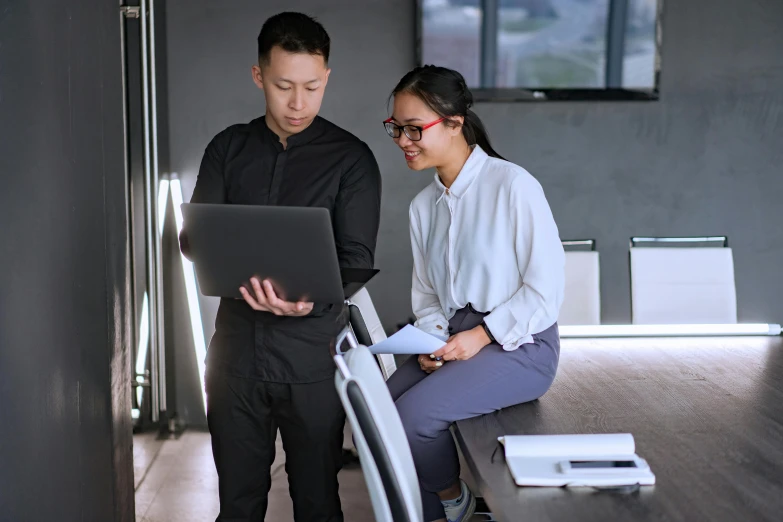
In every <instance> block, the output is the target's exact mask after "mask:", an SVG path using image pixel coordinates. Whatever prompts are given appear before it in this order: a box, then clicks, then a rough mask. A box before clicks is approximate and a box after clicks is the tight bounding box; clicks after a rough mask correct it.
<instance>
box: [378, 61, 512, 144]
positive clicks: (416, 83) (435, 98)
mask: <svg viewBox="0 0 783 522" xmlns="http://www.w3.org/2000/svg"><path fill="white" fill-rule="evenodd" d="M401 92H408V93H411V94H413V95H414V96H417V97H418V98H419V99H421V100H422V101H423V102H424V103H426V104H427V106H429V108H430V109H432V110H433V111H435V112H436V113H437V114H439V115H440V116H443V117H444V118H450V117H453V116H462V117H463V118H464V120H465V121H464V123H463V124H462V135H463V136H464V137H465V141H467V142H468V145H471V146H472V145H478V146H479V147H481V148H482V149H483V150H484V152H486V153H487V154H488V155H490V156H492V157H494V158H499V159H505V158H503V156H501V155H500V154H498V153H497V152H496V151H495V149H493V148H492V145H490V143H489V136H488V134H487V130H486V129H485V128H484V124H483V123H482V122H481V119H480V118H479V117H478V115H477V114H476V113H475V112H473V111H472V110H470V108H471V107H472V106H473V93H471V92H470V89H468V86H467V84H466V83H465V78H463V76H462V75H461V74H460V73H459V72H457V71H455V70H452V69H447V68H446V67H437V66H434V65H425V66H423V67H416V68H415V69H413V70H412V71H410V72H409V73H408V74H406V75H405V76H403V77H402V79H401V80H400V82H399V83H398V84H397V86H396V87H395V88H394V90H393V91H392V96H394V95H395V94H398V93H401ZM449 122H450V120H447V121H446V124H447V125H448V124H449ZM452 125H453V123H452Z"/></svg>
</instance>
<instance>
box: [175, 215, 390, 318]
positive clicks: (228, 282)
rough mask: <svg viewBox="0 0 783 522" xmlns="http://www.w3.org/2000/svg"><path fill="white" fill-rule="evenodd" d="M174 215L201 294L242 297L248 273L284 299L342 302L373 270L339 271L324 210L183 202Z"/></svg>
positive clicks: (352, 269) (360, 285)
mask: <svg viewBox="0 0 783 522" xmlns="http://www.w3.org/2000/svg"><path fill="white" fill-rule="evenodd" d="M182 214H183V218H184V226H183V229H184V231H185V233H186V234H187V238H188V245H189V248H190V252H189V255H190V257H191V259H192V260H193V263H194V265H195V269H196V279H197V281H198V285H199V289H200V291H201V293H202V294H203V295H206V296H214V297H227V298H237V299H242V294H241V293H240V292H239V288H240V286H244V287H245V288H250V278H251V277H253V276H255V277H257V278H258V279H259V280H261V281H263V280H264V279H269V280H270V282H271V283H272V287H273V288H274V290H275V293H276V294H277V295H278V297H280V298H281V299H283V300H285V301H292V302H295V301H305V302H314V303H325V304H342V303H343V302H344V301H345V300H346V299H347V298H349V297H350V296H351V295H353V294H355V293H356V292H358V291H359V290H361V288H362V287H364V285H365V284H367V282H368V281H370V279H372V278H373V277H374V276H375V275H376V274H377V273H378V270H375V269H361V268H343V269H341V268H340V266H339V262H338V258H337V248H336V246H335V240H334V232H333V230H332V219H331V215H330V213H329V210H327V209H325V208H316V207H279V206H261V205H229V204H212V203H183V204H182Z"/></svg>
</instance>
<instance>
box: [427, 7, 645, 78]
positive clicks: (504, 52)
mask: <svg viewBox="0 0 783 522" xmlns="http://www.w3.org/2000/svg"><path fill="white" fill-rule="evenodd" d="M610 1H611V0H499V2H498V4H499V13H498V34H497V70H496V76H495V85H488V86H484V87H498V88H504V87H522V88H557V87H560V88H602V87H606V31H607V20H608V15H609V2H610ZM656 4H657V0H629V5H628V19H627V26H626V36H625V49H624V59H623V74H622V78H623V80H622V87H624V88H632V89H633V88H637V89H639V88H641V89H649V88H653V87H654V86H655V77H654V75H655V17H656ZM421 17H422V19H421V22H422V42H421V44H422V62H423V63H425V64H437V65H443V66H446V67H450V68H452V69H456V70H458V71H460V72H461V73H462V74H463V75H464V76H465V79H466V80H467V82H468V85H469V86H471V87H480V86H481V85H480V83H481V72H480V71H481V64H480V59H481V58H480V57H481V17H482V9H481V0H424V1H423V2H422V13H421Z"/></svg>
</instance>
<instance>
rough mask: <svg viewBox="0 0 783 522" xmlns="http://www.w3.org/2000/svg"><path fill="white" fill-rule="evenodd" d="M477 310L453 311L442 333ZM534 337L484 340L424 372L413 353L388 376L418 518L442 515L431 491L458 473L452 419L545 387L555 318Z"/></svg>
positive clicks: (554, 345)
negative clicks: (418, 500)
mask: <svg viewBox="0 0 783 522" xmlns="http://www.w3.org/2000/svg"><path fill="white" fill-rule="evenodd" d="M484 315H486V314H482V313H479V312H476V311H474V310H473V309H472V308H470V307H466V308H463V309H462V310H459V311H457V313H456V314H455V315H454V317H453V318H452V319H451V320H450V321H449V333H450V334H451V335H454V334H456V333H459V332H463V331H465V330H470V329H471V328H474V327H476V326H478V325H479V324H480V323H481V320H482V319H483V317H484ZM533 338H534V342H533V343H529V344H524V345H522V346H520V347H519V348H518V349H516V350H514V351H511V352H507V351H504V350H503V348H501V346H500V345H499V344H496V343H493V344H490V345H488V346H485V347H484V348H483V349H482V350H481V351H480V352H479V353H477V354H476V355H475V356H473V357H472V358H471V359H469V360H467V361H450V362H446V363H444V365H443V366H442V367H440V368H439V369H437V370H435V371H434V372H432V373H431V374H429V375H428V374H427V373H425V372H423V371H422V370H421V368H420V367H419V364H418V361H417V358H416V357H415V356H412V357H410V358H409V359H408V360H407V361H405V363H403V364H402V366H400V368H399V369H398V370H397V371H396V372H394V374H393V375H392V376H391V377H390V378H389V380H388V386H389V391H390V392H391V396H392V398H393V399H394V402H395V404H396V406H397V411H398V412H399V414H400V418H401V419H402V424H403V426H404V427H405V433H406V435H407V437H408V443H409V444H410V448H411V453H412V454H413V460H414V463H415V465H416V472H417V473H418V475H419V483H420V485H421V495H422V503H423V507H424V520H425V521H431V520H437V519H439V518H445V513H444V511H443V506H442V504H441V503H440V499H439V497H438V496H437V494H436V492H438V491H443V490H444V489H447V488H449V487H450V486H452V485H453V484H455V483H456V482H457V480H458V479H459V471H460V470H459V458H458V456H457V448H456V446H455V444H454V439H453V438H452V436H451V432H450V431H449V426H451V423H453V422H456V421H458V420H462V419H468V418H471V417H477V416H479V415H484V414H486V413H491V412H493V411H496V410H499V409H501V408H506V407H508V406H513V405H515V404H521V403H523V402H528V401H532V400H535V399H537V398H539V397H541V396H542V395H543V394H544V393H546V391H547V390H548V389H549V387H550V386H551V384H552V381H553V380H554V378H555V372H556V371H557V363H558V359H559V357H560V335H559V333H558V329H557V324H554V325H553V326H551V327H550V328H548V329H547V330H544V331H543V332H541V333H539V334H537V335H534V336H533Z"/></svg>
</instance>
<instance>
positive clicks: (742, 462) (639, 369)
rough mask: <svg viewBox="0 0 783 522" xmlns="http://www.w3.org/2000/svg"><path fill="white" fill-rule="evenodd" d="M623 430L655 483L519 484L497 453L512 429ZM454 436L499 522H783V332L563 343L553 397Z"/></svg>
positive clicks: (467, 425)
mask: <svg viewBox="0 0 783 522" xmlns="http://www.w3.org/2000/svg"><path fill="white" fill-rule="evenodd" d="M618 432H627V433H631V434H633V436H634V438H635V441H636V450H637V454H638V455H639V456H641V457H642V458H644V459H646V460H647V461H648V462H649V464H650V467H651V469H652V471H653V473H655V475H656V485H655V486H645V487H642V488H641V490H640V491H637V492H635V493H630V494H620V493H607V492H598V491H596V490H594V489H592V488H573V489H565V488H531V487H518V486H516V485H515V484H514V482H513V480H512V478H511V474H510V473H509V471H508V467H507V466H506V463H505V460H504V455H503V450H502V448H501V449H497V448H498V442H497V437H499V436H502V435H514V434H557V433H618ZM454 434H455V437H456V439H457V442H458V445H459V446H460V450H461V452H462V454H463V457H464V460H465V462H466V463H467V466H468V468H469V470H470V472H471V473H472V475H473V478H474V479H475V481H476V483H477V487H478V489H479V491H480V494H481V495H482V496H483V497H484V498H485V500H486V502H487V504H488V505H489V507H490V509H491V510H492V512H493V514H494V516H495V518H496V519H497V520H500V521H505V522H511V521H517V520H519V521H525V522H534V521H548V520H553V521H596V522H606V521H612V520H619V521H636V520H642V521H647V520H656V521H663V520H667V521H669V520H671V521H687V522H695V521H702V520H708V521H732V522H744V521H751V520H752V521H763V520H769V521H776V522H777V521H781V520H783V338H780V337H758V338H737V337H726V338H699V339H696V338H679V339H652V338H650V339H600V340H574V339H569V340H564V341H563V344H562V348H561V358H560V368H559V371H558V375H557V378H556V379H555V383H554V384H553V385H552V388H551V389H550V390H549V392H547V394H546V395H544V396H543V397H542V398H541V399H539V400H538V401H534V402H532V403H528V404H522V405H519V406H514V407H512V408H507V409H504V410H501V411H498V412H496V413H493V414H490V415H485V416H482V417H478V418H475V419H469V420H466V421H461V422H459V423H457V424H456V426H455V427H454ZM496 449H497V451H496ZM493 453H494V456H493Z"/></svg>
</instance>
